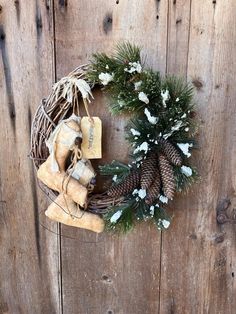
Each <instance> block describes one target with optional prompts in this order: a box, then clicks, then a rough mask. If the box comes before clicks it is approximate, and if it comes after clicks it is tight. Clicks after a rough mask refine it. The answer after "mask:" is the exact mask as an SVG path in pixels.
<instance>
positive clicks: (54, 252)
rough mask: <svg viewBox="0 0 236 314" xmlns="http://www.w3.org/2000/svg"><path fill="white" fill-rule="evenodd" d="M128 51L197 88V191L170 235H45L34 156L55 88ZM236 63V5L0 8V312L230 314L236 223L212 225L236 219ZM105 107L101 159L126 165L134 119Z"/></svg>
mask: <svg viewBox="0 0 236 314" xmlns="http://www.w3.org/2000/svg"><path fill="white" fill-rule="evenodd" d="M120 40H130V41H131V42H133V43H136V44H140V45H141V46H142V47H143V51H144V53H145V54H146V55H147V63H148V65H150V66H153V67H154V68H155V69H158V70H160V72H161V73H162V74H165V73H175V74H178V75H182V76H183V77H186V79H187V80H188V81H192V82H193V84H194V86H195V91H196V97H195V98H196V102H197V103H198V109H199V116H200V120H201V129H200V135H199V148H200V149H199V150H198V152H197V153H195V155H194V157H193V161H194V162H195V163H196V164H197V166H198V168H199V171H200V174H201V182H200V183H199V184H197V185H196V186H195V187H194V188H193V190H192V191H191V192H190V193H189V194H188V195H187V196H179V197H177V199H176V201H175V203H174V204H173V205H172V208H171V209H170V212H171V213H173V215H174V219H173V224H172V226H171V228H170V229H169V230H168V231H167V232H164V233H159V232H157V230H156V229H155V227H154V226H149V225H147V224H144V225H140V226H139V227H138V228H137V229H136V230H135V231H134V232H132V233H130V234H128V235H125V236H117V235H110V234H102V235H98V236H97V235H94V234H92V233H90V232H87V231H82V230H75V229H73V228H68V227H65V226H60V225H57V224H56V223H50V222H49V221H48V220H46V219H45V218H44V215H43V211H44V210H45V208H46V206H47V202H46V199H45V196H44V195H43V193H42V192H41V191H40V190H39V189H38V188H37V182H36V179H35V174H34V169H33V166H32V162H31V160H29V158H28V157H27V155H28V153H29V140H30V125H31V121H32V118H33V115H34V112H35V110H36V107H37V105H38V103H39V101H40V99H41V98H42V97H44V96H46V95H47V94H48V93H49V91H50V88H51V85H52V83H53V82H54V81H55V79H59V78H60V77H62V76H63V75H65V74H67V73H68V72H69V71H71V70H72V69H73V68H74V67H75V66H77V65H79V64H82V63H84V62H87V60H88V59H89V57H90V55H91V53H92V52H95V51H106V52H109V51H111V49H112V47H113V45H114V44H115V43H117V42H119V41H120ZM235 55H236V2H235V1H234V0H215V1H212V0H54V1H53V0H29V1H26V0H15V1H13V0H11V1H10V0H1V1H0V126H1V128H0V141H1V142H0V314H1V313H7V314H18V313H22V314H27V313H29V314H31V313H34V314H38V313H43V314H52V313H64V314H77V313H78V314H144V313H147V314H156V313H159V314H165V313H179V314H183V313H187V314H189V313H193V314H195V313H210V314H214V313H215V314H231V313H232V314H233V313H235V308H236V298H235V295H236V279H235V278H236V244H235V243H236V229H235V224H233V223H230V222H228V223H225V224H222V225H219V224H217V221H216V214H217V213H216V208H217V206H218V204H219V202H220V200H222V199H226V198H228V199H229V200H230V201H231V205H230V206H229V209H228V214H229V216H230V217H232V219H233V218H234V216H235V210H234V208H236V193H235V189H236V157H235V155H236V105H235V102H236V88H235V84H236V75H235V73H236V58H235ZM96 102H97V104H98V106H99V107H96V108H94V109H93V110H94V113H95V112H96V113H98V114H99V115H100V116H101V117H102V119H103V121H104V125H105V127H106V128H107V127H109V133H105V138H104V141H105V145H104V151H105V159H106V160H111V159H112V158H119V159H120V160H124V159H126V158H127V149H128V148H127V146H126V144H125V143H124V140H123V136H124V125H125V120H124V119H123V118H122V117H121V118H119V119H118V118H112V117H110V115H109V113H108V112H107V111H106V106H105V105H106V99H105V98H104V97H103V96H102V95H101V94H99V93H98V94H96ZM42 225H43V226H44V227H43V226H42ZM46 228H47V229H50V230H51V231H53V232H54V233H52V232H49V231H48V230H47V229H46ZM57 234H59V235H57Z"/></svg>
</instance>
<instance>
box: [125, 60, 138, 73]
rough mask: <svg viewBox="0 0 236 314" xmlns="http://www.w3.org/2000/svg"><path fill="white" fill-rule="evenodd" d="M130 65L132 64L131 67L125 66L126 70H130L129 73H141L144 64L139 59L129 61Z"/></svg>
mask: <svg viewBox="0 0 236 314" xmlns="http://www.w3.org/2000/svg"><path fill="white" fill-rule="evenodd" d="M129 66H130V68H129V69H128V68H125V72H129V73H134V72H137V73H141V72H142V66H141V64H140V62H139V61H137V62H129Z"/></svg>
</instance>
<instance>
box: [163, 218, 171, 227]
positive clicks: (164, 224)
mask: <svg viewBox="0 0 236 314" xmlns="http://www.w3.org/2000/svg"><path fill="white" fill-rule="evenodd" d="M162 225H163V227H164V228H165V229H168V228H169V226H170V222H169V221H168V220H165V219H163V220H162Z"/></svg>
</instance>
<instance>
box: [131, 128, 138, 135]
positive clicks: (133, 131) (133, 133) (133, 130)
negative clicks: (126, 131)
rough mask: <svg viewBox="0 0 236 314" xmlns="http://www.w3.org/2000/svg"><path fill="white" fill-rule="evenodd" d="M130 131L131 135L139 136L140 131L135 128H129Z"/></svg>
mask: <svg viewBox="0 0 236 314" xmlns="http://www.w3.org/2000/svg"><path fill="white" fill-rule="evenodd" d="M130 132H131V133H132V135H133V136H140V132H139V131H137V130H135V129H133V128H132V129H130Z"/></svg>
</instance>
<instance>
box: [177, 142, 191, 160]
mask: <svg viewBox="0 0 236 314" xmlns="http://www.w3.org/2000/svg"><path fill="white" fill-rule="evenodd" d="M177 145H178V147H179V148H180V149H181V150H182V152H183V154H184V155H185V156H187V158H189V157H190V156H191V153H190V152H189V148H190V147H193V144H189V143H177Z"/></svg>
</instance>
